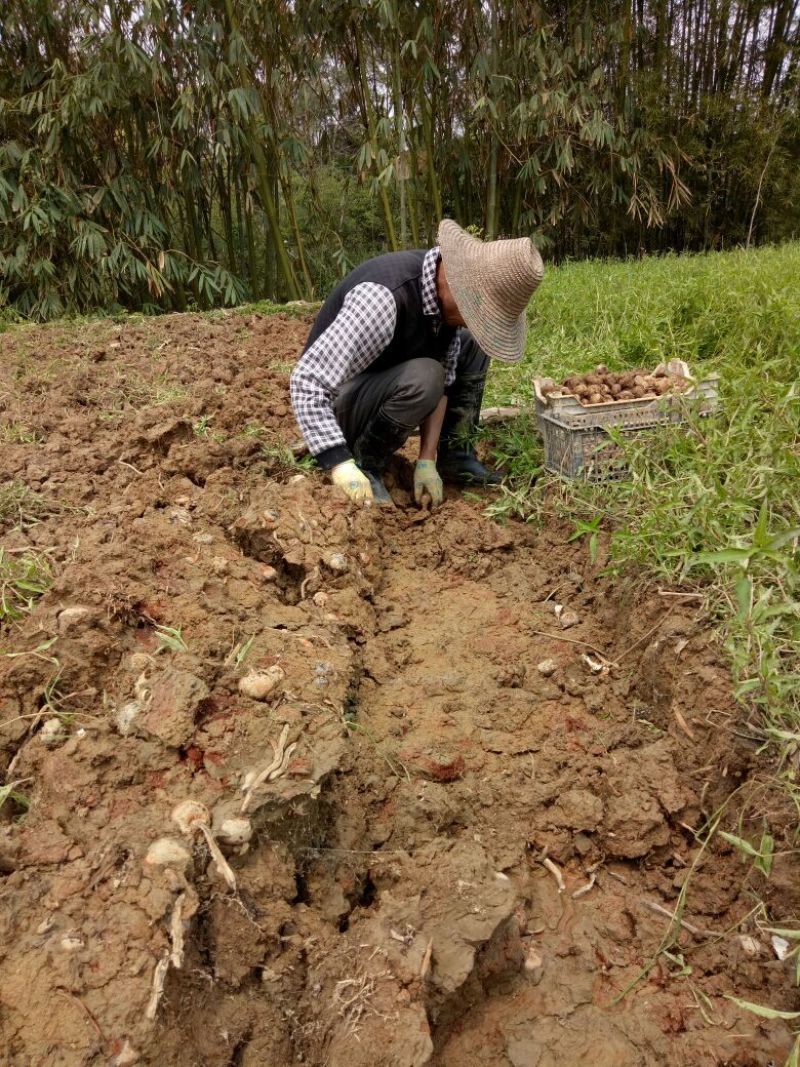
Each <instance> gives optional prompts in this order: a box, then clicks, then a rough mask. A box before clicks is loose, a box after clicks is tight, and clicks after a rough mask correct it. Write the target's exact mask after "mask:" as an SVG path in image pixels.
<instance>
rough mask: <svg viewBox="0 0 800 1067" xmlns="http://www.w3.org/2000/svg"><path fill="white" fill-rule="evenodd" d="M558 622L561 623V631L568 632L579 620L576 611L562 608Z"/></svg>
mask: <svg viewBox="0 0 800 1067" xmlns="http://www.w3.org/2000/svg"><path fill="white" fill-rule="evenodd" d="M558 621H559V622H560V623H561V628H562V630H569V628H570V627H571V626H577V625H578V623H579V622H580V621H581V620H580V619H579V617H578V613H577V612H576V611H573V610H572V609H571V608H564V610H563V611H562V612H561V614H560V615H559V617H558Z"/></svg>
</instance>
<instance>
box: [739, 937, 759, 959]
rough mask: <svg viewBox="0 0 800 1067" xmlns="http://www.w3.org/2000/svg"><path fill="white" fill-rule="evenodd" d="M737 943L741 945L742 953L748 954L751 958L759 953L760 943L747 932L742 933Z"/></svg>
mask: <svg viewBox="0 0 800 1067" xmlns="http://www.w3.org/2000/svg"><path fill="white" fill-rule="evenodd" d="M739 944H740V945H741V946H742V951H743V952H744V954H745V955H746V956H750V957H751V959H755V957H756V956H760V955H761V945H760V944H759V943H758V941H756V939H755V938H754V937H750V936H749V935H748V934H742V935H741V936H740V938H739Z"/></svg>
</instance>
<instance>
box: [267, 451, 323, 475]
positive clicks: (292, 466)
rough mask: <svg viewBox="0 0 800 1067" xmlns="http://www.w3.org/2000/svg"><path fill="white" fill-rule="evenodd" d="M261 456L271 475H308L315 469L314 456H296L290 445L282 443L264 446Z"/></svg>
mask: <svg viewBox="0 0 800 1067" xmlns="http://www.w3.org/2000/svg"><path fill="white" fill-rule="evenodd" d="M261 455H262V457H263V458H264V459H265V460H267V463H268V466H269V470H270V473H272V474H275V475H276V476H280V475H287V474H296V473H298V472H300V473H301V474H308V472H309V471H313V470H314V469H315V463H314V457H313V456H300V457H298V456H296V455H295V454H294V452H293V451H292V449H291V448H290V446H289V445H286V444H283V443H280V444H274V445H262V446H261Z"/></svg>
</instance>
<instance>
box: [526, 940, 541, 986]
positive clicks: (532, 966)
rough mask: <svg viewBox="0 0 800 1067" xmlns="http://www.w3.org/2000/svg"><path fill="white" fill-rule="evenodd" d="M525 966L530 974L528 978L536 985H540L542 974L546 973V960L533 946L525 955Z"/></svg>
mask: <svg viewBox="0 0 800 1067" xmlns="http://www.w3.org/2000/svg"><path fill="white" fill-rule="evenodd" d="M523 966H524V968H525V971H526V972H527V974H528V978H529V979H530V980H531V981H532V982H533V984H534V985H538V984H539V982H541V980H542V973H543V972H544V959H543V958H542V955H541V953H540V952H539V951H538V949H536V948H534V947H533V945H531V947H530V948H529V949H528V951H527V952H526V954H525V962H524V964H523Z"/></svg>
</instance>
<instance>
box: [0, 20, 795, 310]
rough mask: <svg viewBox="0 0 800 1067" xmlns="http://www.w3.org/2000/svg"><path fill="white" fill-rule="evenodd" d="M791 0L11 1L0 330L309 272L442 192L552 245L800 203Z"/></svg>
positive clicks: (235, 299) (556, 249) (409, 237)
mask: <svg viewBox="0 0 800 1067" xmlns="http://www.w3.org/2000/svg"><path fill="white" fill-rule="evenodd" d="M799 23H800V13H798V11H797V5H787V4H786V3H785V2H783V0H769V2H766V3H761V4H756V5H753V4H744V3H742V2H739V0H734V2H733V3H731V4H723V5H712V7H711V8H710V9H709V10H705V8H703V6H702V5H700V4H699V3H697V2H696V0H692V2H688V3H684V2H683V0H680V2H679V0H647V2H644V0H642V2H640V3H636V4H634V3H633V2H632V0H630V2H629V3H628V4H627V5H622V6H619V5H617V6H615V7H611V6H609V5H586V4H576V3H573V2H568V3H566V4H565V3H555V2H554V0H546V2H539V3H530V4H527V5H524V7H522V8H520V7H519V5H515V4H513V3H511V0H504V2H501V0H493V2H492V3H490V4H477V3H474V2H472V0H470V2H468V3H466V4H463V3H456V2H455V0H444V2H437V3H434V2H433V0H420V3H417V4H400V3H397V2H396V0H337V2H336V3H327V4H322V3H320V0H297V2H296V3H293V4H287V3H275V4H267V5H265V4H260V3H256V2H254V0H196V2H194V3H192V4H166V3H162V2H160V0H159V2H152V3H144V4H135V3H130V2H118V3H114V4H112V5H109V4H107V3H105V2H101V0H82V2H81V3H74V4H68V3H64V2H58V0H36V3H35V4H31V2H30V0H6V3H5V5H4V10H3V20H2V23H1V24H0V331H1V330H2V329H3V328H5V325H6V323H7V322H9V321H14V320H15V319H16V318H18V317H24V318H31V319H39V320H44V319H52V318H56V317H58V316H59V315H62V314H65V313H69V314H83V313H86V312H89V311H91V310H93V309H95V308H97V307H105V308H112V307H114V308H118V309H119V308H121V309H128V310H140V311H145V312H155V311H158V310H183V309H186V308H198V309H201V310H205V309H208V308H211V307H218V306H223V305H233V304H238V303H241V302H242V301H243V300H246V299H249V300H261V299H263V298H264V297H267V298H269V299H270V300H272V301H281V300H285V299H290V300H291V299H295V298H297V297H298V296H301V295H303V296H305V297H307V298H314V297H320V296H324V295H325V293H326V292H327V290H328V289H329V288H330V287H331V286H332V285H333V284H334V282H335V281H336V280H337V279H338V278H340V277H341V276H342V275H343V274H344V273H345V272H346V271H347V269H348V268H349V267H351V266H352V265H353V264H355V263H358V262H360V261H361V260H363V259H364V258H366V257H368V256H370V255H373V254H377V253H379V252H382V251H386V250H387V249H395V248H399V247H408V246H412V247H420V246H422V245H426V244H430V243H432V242H433V240H434V239H435V233H436V224H437V221H438V219H439V218H440V217H441V216H442V215H444V214H447V215H450V216H454V217H456V218H457V219H458V220H459V221H460V222H462V223H464V224H467V225H470V226H472V227H473V228H474V227H477V228H479V229H480V230H481V231H482V232H483V233H485V235H486V236H487V237H494V236H497V235H500V234H504V235H517V234H532V235H533V236H534V239H535V240H536V242H537V243H538V244H539V245H540V246H541V247H543V248H546V249H548V250H551V251H552V253H553V254H554V255H555V256H558V257H564V256H567V255H570V256H584V255H591V254H628V253H629V252H639V251H640V250H644V249H649V250H653V249H659V250H663V249H667V248H677V249H683V248H717V247H722V246H729V245H730V244H731V243H732V242H737V243H738V242H741V243H748V244H749V243H750V242H751V241H759V242H760V241H763V240H765V239H770V238H773V239H774V238H776V237H788V236H791V235H793V234H796V232H797V228H798V224H800V206H799V205H800V195H799V194H800V185H799V183H800V178H798V174H800V169H799V168H798V166H797V162H798V155H800V116H799V115H798V104H797V100H798V96H797V78H798V69H799V68H798V49H799V47H800V46H798V24H799Z"/></svg>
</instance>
